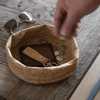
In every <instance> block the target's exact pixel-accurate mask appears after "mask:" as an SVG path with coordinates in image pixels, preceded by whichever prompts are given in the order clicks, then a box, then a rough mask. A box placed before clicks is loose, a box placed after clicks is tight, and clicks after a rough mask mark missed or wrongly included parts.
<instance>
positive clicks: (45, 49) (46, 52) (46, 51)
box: [19, 43, 57, 67]
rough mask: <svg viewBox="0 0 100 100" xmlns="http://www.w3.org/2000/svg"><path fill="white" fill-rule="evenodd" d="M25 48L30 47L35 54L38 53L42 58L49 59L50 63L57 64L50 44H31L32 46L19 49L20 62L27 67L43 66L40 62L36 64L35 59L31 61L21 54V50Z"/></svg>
mask: <svg viewBox="0 0 100 100" xmlns="http://www.w3.org/2000/svg"><path fill="white" fill-rule="evenodd" d="M27 47H31V48H33V49H35V50H36V51H37V52H39V53H40V54H41V55H43V56H44V57H46V58H48V59H50V61H51V62H55V63H57V60H56V57H55V55H54V51H53V47H52V44H51V43H43V44H32V45H26V46H22V47H20V48H19V53H20V57H21V62H22V63H23V64H25V65H27V66H30V67H31V66H32V67H33V66H36V67H44V65H43V64H42V63H40V62H38V61H37V60H35V59H32V58H30V57H28V56H27V55H25V54H23V53H22V52H23V50H24V49H26V48H27Z"/></svg>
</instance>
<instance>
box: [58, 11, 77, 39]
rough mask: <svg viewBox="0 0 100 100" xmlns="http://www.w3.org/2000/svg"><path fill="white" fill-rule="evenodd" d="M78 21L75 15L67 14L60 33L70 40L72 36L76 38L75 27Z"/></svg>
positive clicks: (72, 13)
mask: <svg viewBox="0 0 100 100" xmlns="http://www.w3.org/2000/svg"><path fill="white" fill-rule="evenodd" d="M78 21H79V19H78V17H77V14H76V13H74V12H71V13H69V14H68V16H67V17H66V18H65V20H64V22H63V24H62V26H61V30H60V33H61V34H62V35H63V36H65V37H66V38H67V39H70V38H72V36H77V32H76V25H77V23H78Z"/></svg>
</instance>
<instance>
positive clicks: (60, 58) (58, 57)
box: [56, 55, 64, 61]
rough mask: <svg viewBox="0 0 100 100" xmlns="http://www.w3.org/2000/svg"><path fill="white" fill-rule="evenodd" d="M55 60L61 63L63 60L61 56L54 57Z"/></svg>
mask: <svg viewBox="0 0 100 100" xmlns="http://www.w3.org/2000/svg"><path fill="white" fill-rule="evenodd" d="M56 59H57V60H58V61H63V60H64V57H63V56H62V55H59V56H57V57H56Z"/></svg>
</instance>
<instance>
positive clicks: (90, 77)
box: [70, 54, 100, 100]
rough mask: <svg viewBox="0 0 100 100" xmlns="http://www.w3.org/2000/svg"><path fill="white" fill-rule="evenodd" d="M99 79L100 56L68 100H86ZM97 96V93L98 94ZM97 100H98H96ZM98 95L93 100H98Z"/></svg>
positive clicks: (99, 96)
mask: <svg viewBox="0 0 100 100" xmlns="http://www.w3.org/2000/svg"><path fill="white" fill-rule="evenodd" d="M99 79H100V54H99V56H98V57H97V58H96V60H95V62H94V63H93V65H92V66H91V68H90V69H89V71H88V72H87V74H86V75H85V77H84V78H83V80H82V82H81V83H80V84H79V86H78V88H77V89H76V91H75V93H74V94H73V95H72V97H71V98H70V100H87V99H88V97H89V95H90V94H91V92H92V90H93V88H94V87H95V85H96V83H97V82H98V81H99ZM98 94H99V93H98ZM97 98H98V99H97ZM99 99H100V94H99V95H97V96H96V97H95V99H94V100H99Z"/></svg>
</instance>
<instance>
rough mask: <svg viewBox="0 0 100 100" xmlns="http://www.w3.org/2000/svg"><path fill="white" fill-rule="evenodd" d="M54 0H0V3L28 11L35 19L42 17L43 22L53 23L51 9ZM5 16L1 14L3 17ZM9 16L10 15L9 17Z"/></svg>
mask: <svg viewBox="0 0 100 100" xmlns="http://www.w3.org/2000/svg"><path fill="white" fill-rule="evenodd" d="M55 4H56V0H55V1H53V0H52V1H50V0H16V1H12V0H9V2H7V1H0V5H1V6H3V7H5V8H8V9H13V10H16V11H19V12H23V11H27V12H30V13H31V14H32V16H33V18H34V19H35V20H37V19H42V21H44V23H50V24H52V23H53V18H52V17H51V14H50V13H51V11H52V10H53V9H54V8H55ZM4 17H6V16H3V18H4ZM10 18H11V17H10Z"/></svg>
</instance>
